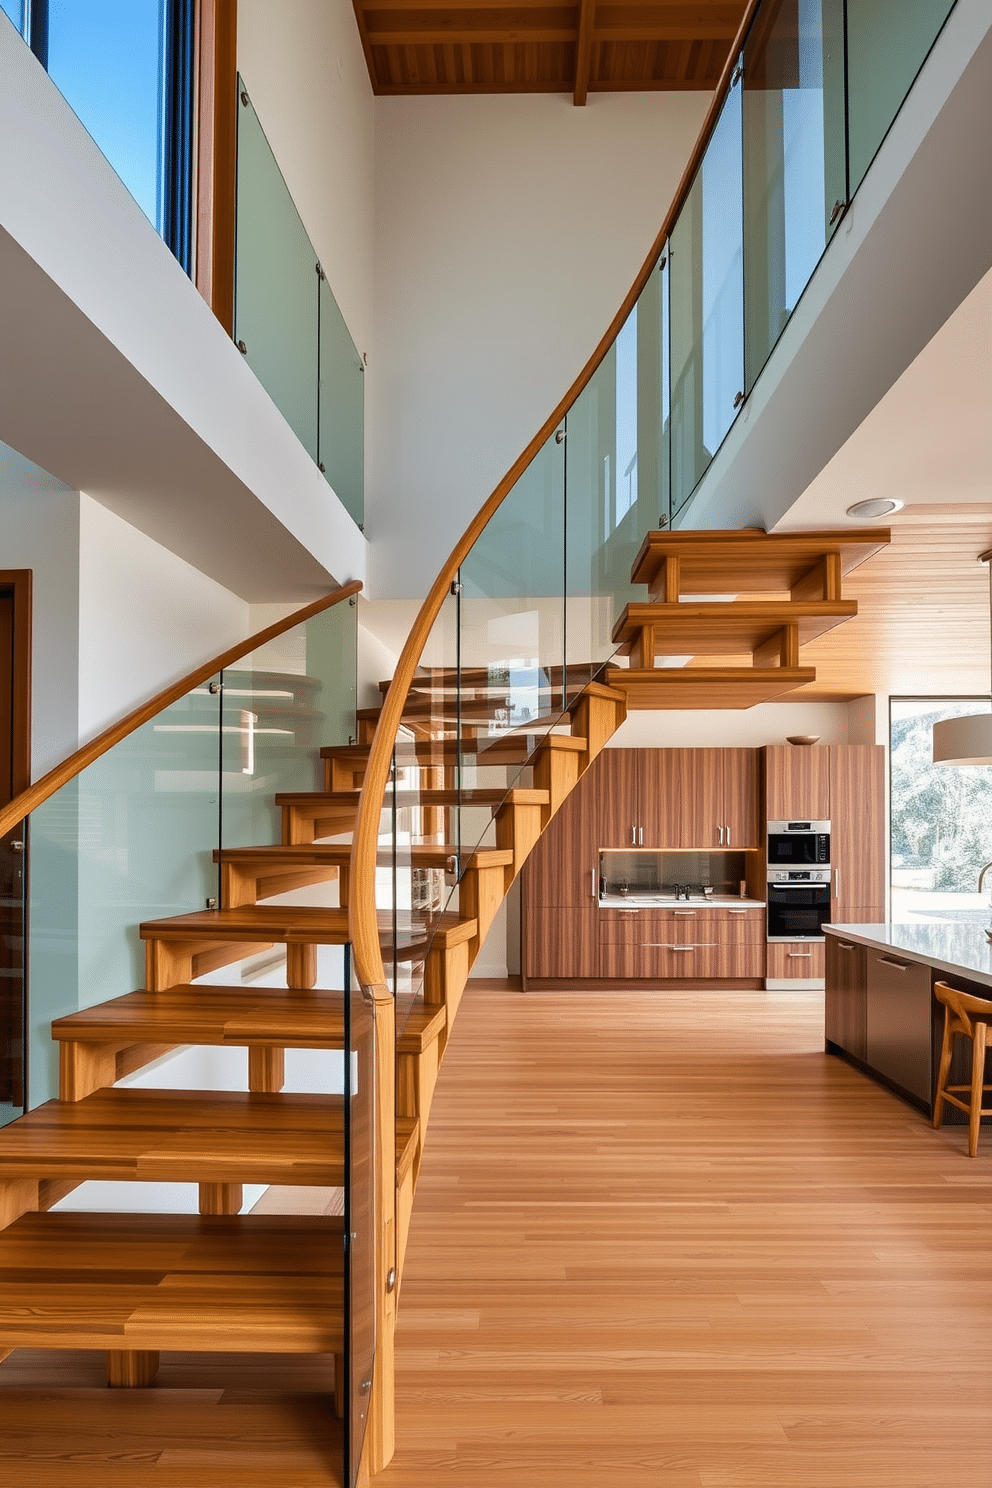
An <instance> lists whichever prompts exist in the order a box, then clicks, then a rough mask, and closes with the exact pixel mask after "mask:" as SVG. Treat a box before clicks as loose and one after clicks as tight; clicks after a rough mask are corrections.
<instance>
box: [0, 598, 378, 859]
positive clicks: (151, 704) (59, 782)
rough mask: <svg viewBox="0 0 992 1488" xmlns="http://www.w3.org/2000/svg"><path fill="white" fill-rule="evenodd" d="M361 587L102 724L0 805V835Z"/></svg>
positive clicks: (307, 609) (263, 633) (307, 610)
mask: <svg viewBox="0 0 992 1488" xmlns="http://www.w3.org/2000/svg"><path fill="white" fill-rule="evenodd" d="M361 588H362V582H361V580H360V579H354V580H352V582H351V583H350V584H343V585H342V586H341V588H340V589H335V590H334V592H333V594H325V595H324V596H323V598H322V599H315V600H314V602H313V604H308V605H305V606H304V608H303V609H302V610H296V611H295V613H294V614H292V615H287V616H286V618H285V619H284V620H277V621H276V623H275V624H274V625H268V626H266V628H265V630H260V631H259V632H258V633H257V634H256V635H253V636H249V637H248V639H247V640H245V641H240V642H239V643H238V644H237V645H236V646H231V647H229V648H228V650H226V651H222V652H221V654H220V656H215V657H214V659H213V660H212V661H208V662H205V663H204V664H203V665H202V666H198V667H197V668H196V670H195V671H192V672H190V673H188V675H187V676H185V677H183V678H182V680H181V681H179V682H172V683H170V685H169V686H168V687H166V688H165V689H164V690H163V691H162V692H159V693H157V694H156V695H155V697H153V698H149V700H148V702H147V703H142V704H141V706H140V707H138V708H135V709H134V711H133V712H132V713H129V714H128V715H127V717H126V718H122V719H120V720H119V721H118V722H117V723H112V724H111V725H110V727H109V728H108V729H104V731H103V733H102V734H97V736H96V738H95V739H91V740H90V742H89V743H88V744H84V745H83V746H82V748H81V749H77V750H76V752H75V754H71V755H69V757H68V759H64V760H63V761H62V763H61V764H58V765H56V766H55V767H54V769H52V770H49V772H48V774H47V775H43V776H42V777H41V779H40V780H37V781H35V783H34V785H29V786H28V788H27V790H24V791H21V794H20V795H19V796H15V797H14V799H13V800H12V801H11V802H9V803H8V805H6V806H4V807H3V808H2V809H0V837H3V836H5V835H6V833H7V832H9V831H10V829H11V828H12V827H15V826H16V825H17V824H18V822H22V821H24V819H25V817H27V816H29V815H30V814H31V812H32V811H34V810H36V809H37V807H39V806H40V805H41V804H42V803H43V802H44V801H47V800H48V798H49V796H54V794H55V792H56V791H57V790H61V788H62V786H63V785H66V784H67V783H68V781H70V780H72V779H73V778H74V777H75V776H76V775H78V774H79V773H80V771H82V770H85V769H86V767H87V765H91V764H92V763H93V761H94V760H98V759H99V758H100V756H101V754H106V753H107V750H108V749H113V747H114V745H115V744H119V743H120V741H121V740H122V739H126V738H127V736H128V734H133V733H134V730H135V729H136V728H140V727H141V725H142V724H143V723H147V722H148V721H149V719H151V718H154V717H155V715H156V713H161V712H162V709H163V708H168V707H169V706H170V704H172V703H176V702H178V701H179V699H180V698H181V697H185V695H186V693H187V692H190V691H191V690H192V689H193V688H194V687H198V686H199V685H200V683H201V682H206V681H207V679H208V678H209V677H213V676H214V675H215V674H216V673H217V672H221V671H223V670H224V668H225V667H229V666H233V665H234V663H235V662H236V661H240V660H241V658H242V657H243V656H248V655H249V654H250V652H252V651H254V650H256V649H257V648H258V647H259V646H264V645H265V643H266V642H267V641H274V640H275V638H276V636H280V635H282V634H283V633H284V632H285V631H287V630H292V629H293V628H294V627H295V626H297V625H302V623H303V621H304V620H309V619H310V618H311V616H312V615H319V614H320V613H321V611H322V610H329V609H330V608H331V607H332V605H336V604H340V603H341V601H342V600H343V599H350V598H351V596H352V595H353V594H358V593H359V592H360V590H361Z"/></svg>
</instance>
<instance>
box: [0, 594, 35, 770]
mask: <svg viewBox="0 0 992 1488" xmlns="http://www.w3.org/2000/svg"><path fill="white" fill-rule="evenodd" d="M32 577H33V571H32V570H31V569H30V568H0V594H3V595H4V596H5V598H8V599H12V600H13V601H14V697H13V719H12V733H13V737H12V739H11V783H12V785H13V791H14V796H19V795H20V793H21V791H24V790H27V788H28V786H29V785H30V784H31V584H32ZM11 799H13V797H12V798H11Z"/></svg>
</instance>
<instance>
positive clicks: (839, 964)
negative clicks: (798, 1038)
mask: <svg viewBox="0 0 992 1488" xmlns="http://www.w3.org/2000/svg"><path fill="white" fill-rule="evenodd" d="M867 985H868V967H867V949H866V947H865V946H863V945H856V944H855V942H854V941H852V940H848V941H845V940H844V939H842V937H841V936H839V935H828V936H827V937H826V990H825V991H824V994H823V1036H824V1038H825V1039H826V1041H827V1043H830V1044H836V1045H837V1047H838V1048H840V1049H846V1050H847V1052H848V1053H849V1054H853V1055H854V1057H855V1059H862V1060H866V1059H867V1058H868V1036H867V1022H866V1019H867V1008H868V1002H867Z"/></svg>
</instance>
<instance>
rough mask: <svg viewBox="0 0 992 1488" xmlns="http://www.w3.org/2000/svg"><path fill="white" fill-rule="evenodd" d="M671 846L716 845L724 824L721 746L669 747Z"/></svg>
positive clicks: (718, 843)
mask: <svg viewBox="0 0 992 1488" xmlns="http://www.w3.org/2000/svg"><path fill="white" fill-rule="evenodd" d="M665 753H666V754H668V755H670V756H671V761H670V769H671V779H672V787H671V788H672V793H673V799H674V808H675V809H674V820H673V822H672V824H671V833H672V836H671V838H670V844H671V846H672V847H719V846H720V843H721V841H722V835H721V832H720V828H721V827H722V825H723V771H722V765H721V761H720V755H721V754H722V753H723V750H721V749H670V750H666V751H665Z"/></svg>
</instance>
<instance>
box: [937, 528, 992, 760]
mask: <svg viewBox="0 0 992 1488" xmlns="http://www.w3.org/2000/svg"><path fill="white" fill-rule="evenodd" d="M979 561H980V562H982V563H987V564H988V566H989V634H990V638H992V548H990V549H989V551H988V552H987V553H982V554H981V555H980V559H979ZM990 701H992V695H990ZM933 762H934V764H935V765H992V713H971V714H969V715H968V717H967V718H945V719H944V720H943V722H941V723H935V724H934V726H933Z"/></svg>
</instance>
